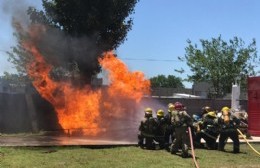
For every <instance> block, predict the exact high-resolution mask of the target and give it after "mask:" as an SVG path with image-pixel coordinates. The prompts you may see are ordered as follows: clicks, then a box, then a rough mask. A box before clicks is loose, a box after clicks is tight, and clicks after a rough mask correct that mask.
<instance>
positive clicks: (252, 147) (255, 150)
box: [237, 129, 260, 156]
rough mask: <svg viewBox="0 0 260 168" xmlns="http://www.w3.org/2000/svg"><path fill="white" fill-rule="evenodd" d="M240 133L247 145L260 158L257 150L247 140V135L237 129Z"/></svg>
mask: <svg viewBox="0 0 260 168" xmlns="http://www.w3.org/2000/svg"><path fill="white" fill-rule="evenodd" d="M237 131H238V133H239V134H240V135H241V136H242V137H243V139H244V140H245V141H246V143H247V144H248V146H249V147H250V148H251V149H252V150H253V151H254V152H255V153H256V154H258V155H259V156H260V153H259V152H258V151H257V150H255V148H254V147H253V146H252V145H251V144H250V143H249V142H248V140H247V139H246V137H245V135H244V134H243V133H242V132H241V131H240V130H239V129H237Z"/></svg>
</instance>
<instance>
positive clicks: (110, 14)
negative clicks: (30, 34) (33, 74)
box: [9, 0, 138, 83]
mask: <svg viewBox="0 0 260 168" xmlns="http://www.w3.org/2000/svg"><path fill="white" fill-rule="evenodd" d="M137 2H138V0H105V1H104V0H42V3H43V7H44V11H38V10H36V9H35V8H32V7H30V8H29V9H28V15H29V17H30V21H31V24H35V23H37V24H43V25H46V28H49V29H50V30H47V32H48V31H49V32H52V35H53V36H55V34H59V33H60V32H62V34H63V35H64V36H65V37H66V38H59V39H55V40H54V38H52V39H51V40H49V41H50V46H45V47H42V48H40V49H41V52H42V53H44V56H46V57H47V60H51V59H49V57H50V55H53V54H56V53H57V50H58V51H61V52H62V51H63V53H64V56H58V57H65V58H64V59H63V61H64V60H65V62H66V63H60V62H59V60H61V59H62V58H59V59H54V61H52V62H51V63H52V64H53V65H54V67H57V66H62V67H63V68H64V69H67V70H68V71H70V70H71V69H70V66H68V65H70V64H76V65H77V68H78V69H79V73H80V76H81V79H83V80H84V81H85V82H86V83H89V82H90V79H91V77H92V75H95V74H97V73H98V72H100V66H99V64H98V57H99V56H101V55H102V53H103V52H104V51H109V50H113V49H116V48H117V47H118V46H119V45H120V44H122V43H123V42H124V41H125V40H126V36H127V32H128V31H129V30H131V27H132V25H133V19H132V18H131V17H129V16H130V15H131V14H132V13H133V12H134V7H135V5H136V3H137ZM16 37H17V39H18V42H19V41H20V40H21V38H22V37H21V35H19V33H17V34H16ZM84 38H86V39H87V40H82V39H84ZM75 39H77V41H76V42H75ZM64 41H66V45H63V44H64V43H65V42H64ZM54 42H55V44H54ZM47 44H48V43H47ZM62 45H63V46H64V50H62V49H60V48H61V46H62ZM75 46H76V47H75ZM86 46H87V47H86ZM55 50H56V51H55ZM9 54H10V56H11V57H10V58H11V61H12V62H13V63H14V64H15V65H17V70H18V71H20V72H24V65H25V64H26V61H27V60H26V58H27V56H26V54H25V53H24V50H23V49H22V48H21V45H20V44H18V45H17V46H16V47H14V48H13V52H12V53H9Z"/></svg>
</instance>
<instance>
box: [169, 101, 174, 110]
mask: <svg viewBox="0 0 260 168" xmlns="http://www.w3.org/2000/svg"><path fill="white" fill-rule="evenodd" d="M168 109H169V110H171V111H172V110H175V106H174V104H172V103H169V104H168Z"/></svg>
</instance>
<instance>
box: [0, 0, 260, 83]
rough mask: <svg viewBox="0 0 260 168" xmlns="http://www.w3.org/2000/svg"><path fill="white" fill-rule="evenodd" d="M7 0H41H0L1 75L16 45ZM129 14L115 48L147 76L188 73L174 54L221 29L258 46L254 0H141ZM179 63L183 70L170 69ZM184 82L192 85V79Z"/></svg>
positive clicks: (258, 11)
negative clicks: (121, 40)
mask: <svg viewBox="0 0 260 168" xmlns="http://www.w3.org/2000/svg"><path fill="white" fill-rule="evenodd" d="M9 2H19V4H18V5H19V6H21V4H23V5H24V6H26V5H32V6H35V7H36V8H38V9H40V8H42V7H41V0H0V9H1V11H0V19H1V26H0V75H1V74H2V73H3V72H4V71H8V72H15V70H14V68H12V65H10V63H8V61H7V58H8V57H7V54H5V52H4V51H7V50H9V49H10V46H14V45H15V39H14V37H13V35H12V34H13V29H12V27H11V22H10V20H11V16H10V14H9V13H10V11H8V7H6V6H5V5H4V4H6V3H9ZM131 17H132V18H133V22H134V25H133V27H132V30H131V31H129V32H128V35H127V40H126V41H125V42H124V43H123V44H122V45H121V46H120V47H119V48H118V49H117V51H116V53H117V55H118V56H119V58H120V59H122V60H123V61H124V62H125V63H126V65H127V66H128V67H129V69H130V70H131V71H142V72H143V73H144V74H145V76H146V77H147V78H151V77H154V76H157V75H160V74H162V75H166V76H167V75H174V76H177V77H181V78H182V79H185V78H187V75H191V72H190V70H189V67H188V66H187V65H186V63H185V62H181V61H179V60H178V57H183V56H184V55H185V47H186V46H187V40H188V39H190V40H191V41H192V43H193V44H195V43H196V44H198V45H199V44H200V42H199V40H200V39H204V40H210V39H212V38H217V37H218V36H219V35H221V37H222V39H223V40H225V41H228V40H229V39H233V37H235V36H236V37H239V38H241V39H242V40H244V42H245V44H246V45H248V44H249V43H251V42H252V39H253V38H255V39H256V43H257V49H258V50H259V49H260V1H259V0H210V1H209V0H140V1H139V2H138V3H137V5H136V7H135V13H134V14H133V15H132V16H131ZM181 68H183V69H184V70H185V73H184V74H179V73H177V72H175V71H174V69H181ZM184 84H185V87H187V88H191V87H192V83H188V82H184Z"/></svg>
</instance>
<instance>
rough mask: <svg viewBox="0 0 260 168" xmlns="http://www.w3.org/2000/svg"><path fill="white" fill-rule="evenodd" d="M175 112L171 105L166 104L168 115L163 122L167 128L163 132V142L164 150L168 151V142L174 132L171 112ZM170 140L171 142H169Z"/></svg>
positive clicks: (172, 137)
mask: <svg viewBox="0 0 260 168" xmlns="http://www.w3.org/2000/svg"><path fill="white" fill-rule="evenodd" d="M173 111H175V107H174V104H173V103H169V104H168V113H167V114H166V115H165V120H166V123H167V127H166V130H165V136H164V142H165V149H167V150H168V149H169V144H170V142H172V141H173V139H174V130H173V127H172V124H171V118H172V112H173ZM170 138H171V140H170Z"/></svg>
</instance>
